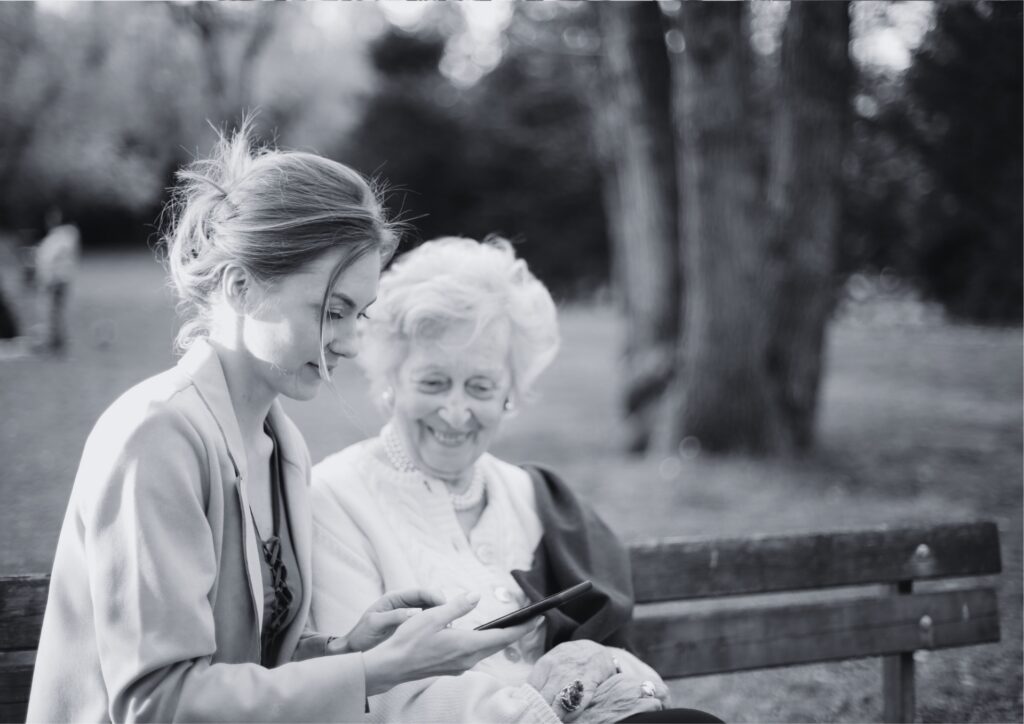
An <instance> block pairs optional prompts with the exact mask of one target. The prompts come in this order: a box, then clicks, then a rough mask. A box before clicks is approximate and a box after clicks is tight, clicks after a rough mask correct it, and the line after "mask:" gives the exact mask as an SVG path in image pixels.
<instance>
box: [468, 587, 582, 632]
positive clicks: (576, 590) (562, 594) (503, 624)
mask: <svg viewBox="0 0 1024 724" xmlns="http://www.w3.org/2000/svg"><path fill="white" fill-rule="evenodd" d="M592 587H593V584H591V582H590V581H583V582H582V583H577V584H576V585H575V586H572V587H570V588H567V589H565V590H564V591H559V592H558V593H556V594H554V595H551V596H548V597H547V598H542V599H541V600H539V601H537V602H536V603H531V604H530V605H528V606H523V607H522V608H520V609H519V610H518V611H513V612H512V613H510V614H507V615H505V616H502V617H500V618H496V619H494V620H493V621H488V622H487V623H484V624H480V625H479V626H477V627H476V628H475V629H473V630H474V631H486V630H487V629H491V628H508V627H509V626H516V625H518V624H521V623H523V622H524V621H529V620H530V619H531V618H534V617H536V616H539V615H541V614H542V613H544V612H545V611H548V610H550V609H552V608H556V607H558V606H561V605H562V604H563V603H566V602H567V601H571V600H572V599H574V598H576V597H577V596H579V595H581V594H584V593H586V592H587V591H589V590H590V589H591V588H592Z"/></svg>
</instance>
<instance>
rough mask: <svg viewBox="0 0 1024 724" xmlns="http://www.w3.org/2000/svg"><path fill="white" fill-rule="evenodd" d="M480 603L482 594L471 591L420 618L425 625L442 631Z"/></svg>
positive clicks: (434, 608) (425, 613)
mask: <svg viewBox="0 0 1024 724" xmlns="http://www.w3.org/2000/svg"><path fill="white" fill-rule="evenodd" d="M478 603H480V594H479V593H477V592H475V591H470V592H469V593H465V594H463V595H461V596H456V597H455V598H453V599H452V600H451V601H448V602H447V603H443V604H441V605H439V606H434V607H433V608H431V609H429V610H427V611H424V612H423V614H422V615H421V616H420V617H419V618H420V619H422V620H423V621H424V622H425V623H428V624H430V625H432V626H436V627H437V628H438V629H442V628H444V627H445V626H446V625H447V624H449V623H451V622H452V621H454V620H455V619H457V618H462V617H463V616H465V615H466V614H467V613H469V612H470V611H472V610H473V609H474V608H476V605H477V604H478ZM481 633H486V632H481Z"/></svg>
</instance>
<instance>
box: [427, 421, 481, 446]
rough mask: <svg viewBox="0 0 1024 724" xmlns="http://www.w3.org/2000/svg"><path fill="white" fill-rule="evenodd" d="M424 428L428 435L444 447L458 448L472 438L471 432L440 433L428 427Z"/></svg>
mask: <svg viewBox="0 0 1024 724" xmlns="http://www.w3.org/2000/svg"><path fill="white" fill-rule="evenodd" d="M426 427H427V430H429V431H430V434H431V435H433V436H434V439H435V440H437V441H438V442H439V443H441V444H442V445H444V446H445V447H458V446H459V445H461V444H463V443H464V442H466V441H467V440H469V439H470V437H472V436H473V433H472V432H441V431H440V430H436V429H434V428H432V427H430V426H426Z"/></svg>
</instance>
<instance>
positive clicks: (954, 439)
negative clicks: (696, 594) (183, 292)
mask: <svg viewBox="0 0 1024 724" xmlns="http://www.w3.org/2000/svg"><path fill="white" fill-rule="evenodd" d="M172 307H173V304H172V300H171V296H170V293H169V291H168V290H167V288H166V286H165V284H164V282H163V277H162V270H161V269H160V268H159V267H158V266H157V265H156V264H155V263H153V262H152V261H150V260H149V257H147V256H144V255H120V256H113V255H94V256H90V257H88V258H87V259H86V261H85V264H84V265H83V269H82V275H81V279H80V282H79V283H78V284H77V286H76V287H75V289H74V290H73V292H72V297H71V313H70V317H71V329H72V335H71V337H72V339H71V349H70V352H69V354H68V355H67V356H66V357H64V358H62V359H55V358H21V359H0V409H2V410H3V412H4V415H3V423H2V425H0V460H2V461H3V465H2V467H0V494H2V499H3V501H4V503H3V506H2V507H0V572H3V573H13V572H39V571H46V570H49V567H50V563H51V560H52V556H53V551H54V547H55V544H56V539H57V533H58V530H59V527H60V523H61V519H62V516H63V512H64V508H65V505H66V502H67V496H68V492H69V490H70V487H71V483H72V479H73V477H74V472H75V468H76V466H77V462H78V458H79V455H80V454H81V450H82V445H83V443H84V441H85V437H86V435H87V433H88V431H89V429H90V427H91V425H92V423H93V422H94V421H95V419H96V417H97V416H98V415H99V413H100V412H101V411H102V410H103V409H104V408H105V407H106V406H107V405H108V404H109V403H110V402H111V401H112V400H113V399H114V398H115V397H116V396H117V395H118V394H120V392H122V391H123V390H124V389H126V388H127V387H128V386H129V385H131V384H132V383H134V382H136V381H138V380H140V379H142V378H144V377H146V376H148V375H150V374H153V373H155V372H157V371H159V370H161V369H163V368H165V367H167V366H169V365H170V364H172V363H173V359H174V357H173V355H172V351H171V340H172V337H173V332H174V329H175V320H174V315H173V311H172ZM562 323H563V336H564V340H565V342H564V346H563V349H562V351H561V353H560V354H559V357H558V359H557V360H556V362H555V364H554V365H553V367H552V369H551V370H550V371H549V372H547V373H546V375H545V376H544V377H543V378H542V379H541V381H540V384H539V399H538V401H537V402H536V403H535V404H534V405H533V406H530V407H527V408H526V409H524V410H523V411H522V412H521V413H520V414H519V415H518V417H516V418H514V419H512V420H510V421H509V423H508V424H507V425H506V428H505V430H504V431H503V435H502V437H501V439H500V440H499V442H498V443H497V445H496V446H495V452H497V453H498V454H499V455H501V456H503V457H505V458H507V459H509V460H513V461H525V460H532V461H538V462H543V463H546V464H549V465H552V466H553V467H555V468H556V469H558V470H559V472H561V473H563V474H564V475H565V477H566V478H567V479H568V480H569V481H570V482H571V484H573V486H574V487H575V488H576V489H577V490H578V491H579V492H580V493H581V494H583V495H585V496H587V497H588V498H590V499H591V500H592V501H594V503H595V504H596V505H597V507H598V508H599V510H600V511H601V512H602V513H603V514H604V516H605V517H606V518H607V520H608V521H609V522H610V523H611V524H612V526H613V527H614V528H615V529H616V530H617V531H619V533H620V534H621V535H622V536H623V537H624V538H627V539H633V538H643V537H650V536H663V535H702V536H703V535H736V534H746V533H753V532H773V531H796V530H820V529H833V528H843V527H857V526H862V525H877V524H893V525H897V524H901V523H906V522H911V521H934V520H960V519H968V518H977V517H986V518H991V519H994V520H996V521H997V522H998V524H999V527H1000V530H1001V532H1002V542H1003V565H1004V573H1003V574H1002V575H1001V576H1000V577H999V578H998V579H997V582H998V585H999V590H1000V605H1001V607H1002V612H1003V621H1002V639H1003V640H1002V642H1001V643H1000V644H995V645H986V646H977V647H971V648H964V649H954V650H951V651H945V652H926V653H924V654H919V655H918V687H917V691H918V716H919V718H920V719H921V720H923V721H1021V718H1022V678H1021V671H1022V647H1021V636H1022V631H1021V597H1022V585H1021V578H1022V574H1021V571H1022V560H1021V549H1022V526H1021V516H1022V407H1021V406H1022V380H1021V371H1022V337H1021V330H1020V329H1009V330H989V329H978V328H972V327H956V326H921V327H895V326H889V327H886V326H881V325H873V326H857V325H855V324H853V323H852V322H841V323H837V324H835V325H834V326H833V328H832V330H831V333H830V337H829V347H828V366H827V375H826V379H825V384H824V389H823V396H822V409H821V415H820V419H819V438H820V444H819V447H818V451H817V452H816V453H815V454H814V455H813V456H811V457H809V458H807V459H803V460H799V461H773V462H762V461H755V460H751V459H745V458H727V459H712V458H707V457H706V456H702V455H700V454H697V455H692V454H690V455H689V456H672V457H669V458H665V459H648V460H640V461H637V460H629V459H625V458H624V457H622V456H621V455H620V454H619V453H618V450H619V449H620V445H619V441H620V436H621V430H620V427H619V423H618V418H617V408H616V380H617V374H616V357H617V350H618V349H619V338H620V332H621V322H620V321H619V320H618V319H617V318H616V316H615V315H614V313H613V312H612V311H611V310H609V309H605V308H589V307H576V306H569V307H567V308H565V309H564V310H563V313H562ZM340 371H341V372H342V375H340V376H341V377H343V379H341V380H340V381H339V382H338V384H337V391H336V394H335V393H332V392H330V391H324V392H323V393H321V395H320V396H319V397H318V398H317V400H315V401H314V402H311V403H302V404H299V403H292V402H290V401H287V402H286V407H287V408H288V409H289V411H290V412H291V414H292V415H293V416H294V418H295V419H296V421H297V423H298V424H299V426H300V427H301V428H302V430H303V432H304V433H305V434H306V436H307V439H308V441H309V444H310V448H311V450H312V453H313V459H314V460H318V459H320V458H322V457H323V456H324V455H326V454H327V453H329V452H331V451H333V450H335V449H338V448H339V447H341V446H343V445H346V444H348V443H350V442H353V441H355V440H358V439H361V438H362V437H364V436H366V435H369V434H372V433H374V432H376V430H377V429H378V427H379V425H380V422H381V420H380V417H379V415H378V413H377V412H376V411H375V410H374V408H373V405H372V403H371V402H370V401H369V400H368V399H367V395H366V393H365V384H364V382H363V380H362V378H361V376H360V375H359V373H358V372H357V370H356V369H355V368H354V367H353V368H351V369H350V370H344V368H340ZM688 452H689V451H688ZM673 691H674V694H675V700H676V702H677V703H678V704H680V705H687V706H695V707H699V708H705V709H707V710H709V711H713V712H715V713H717V714H718V715H719V716H720V717H722V718H723V719H725V720H726V721H733V722H742V721H766V720H774V721H877V720H878V719H879V717H880V711H881V702H880V692H881V664H880V662H879V661H878V660H874V659H869V660H863V661H855V662H846V663H841V664H828V665H820V666H806V667H794V668H789V669H779V670H773V671H764V672H754V673H748V674H734V675H727V676H712V677H700V678H694V679H686V680H681V681H678V682H675V683H674V684H673Z"/></svg>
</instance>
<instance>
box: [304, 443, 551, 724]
mask: <svg viewBox="0 0 1024 724" xmlns="http://www.w3.org/2000/svg"><path fill="white" fill-rule="evenodd" d="M477 464H478V465H481V466H482V468H483V472H484V475H485V478H486V480H487V506H486V508H485V509H484V512H483V514H482V516H481V517H480V520H479V521H478V522H477V524H476V526H475V527H474V528H473V530H472V531H471V532H470V535H469V536H468V538H467V536H466V535H465V533H464V532H463V530H462V528H461V527H460V526H459V522H458V520H457V519H456V517H455V513H454V510H453V508H452V505H451V500H450V497H449V494H448V489H447V487H446V486H445V484H444V483H443V482H441V481H440V480H436V479H430V478H427V477H425V476H424V475H423V474H422V473H419V472H400V471H397V470H395V469H394V468H393V467H392V466H391V465H389V464H388V463H387V462H386V459H385V458H384V457H383V455H382V454H381V450H380V442H379V440H377V439H374V440H367V441H363V442H361V443H357V444H356V445H353V446H351V447H349V448H346V449H345V450H342V451H341V452H339V453H336V454H334V455H332V456H330V457H328V458H327V459H326V460H324V461H323V462H321V463H319V464H318V465H316V466H315V467H314V471H313V493H312V499H313V505H312V507H313V510H314V533H313V535H314V546H313V547H314V555H313V559H314V560H313V570H314V573H313V579H314V580H315V581H316V582H317V584H316V586H315V589H314V592H313V605H312V613H311V615H312V618H313V620H314V621H315V622H316V623H317V625H319V626H323V627H325V628H324V629H323V630H326V631H348V630H350V629H351V628H352V627H353V626H354V625H355V623H356V621H358V620H359V617H360V616H361V615H362V614H363V612H364V611H365V610H366V608H367V607H368V606H369V604H371V603H372V602H373V601H375V600H376V599H377V598H379V597H380V596H382V595H383V594H384V593H385V591H391V590H398V589H403V588H433V589H440V590H441V591H442V592H443V593H444V594H445V595H446V596H447V597H449V598H450V597H452V596H454V595H457V594H459V593H463V592H468V591H477V592H478V593H480V596H481V599H480V603H479V604H478V605H477V607H476V608H475V609H474V610H473V611H471V612H470V613H469V614H467V615H466V616H464V617H463V618H461V619H458V620H457V621H455V622H454V623H453V624H452V625H453V626H454V627H457V628H469V629H471V628H473V627H475V626H478V625H480V624H481V623H484V622H486V621H489V620H491V619H494V618H497V617H498V616H502V615H504V614H507V613H511V612H512V611H514V610H516V609H517V608H520V607H521V606H523V605H525V604H526V603H528V600H527V598H526V596H525V594H523V592H522V590H521V589H520V588H519V586H518V584H516V582H515V580H514V579H513V578H512V576H511V575H510V571H511V570H513V569H517V568H529V567H530V563H531V559H532V556H533V550H534V548H535V547H536V546H537V542H538V541H539V540H540V537H541V534H542V532H543V531H542V529H541V525H540V520H539V518H538V517H537V513H536V511H535V506H534V503H533V485H532V483H531V481H530V478H529V475H527V473H526V472H525V471H524V470H522V469H521V468H517V467H515V466H513V465H509V464H507V463H504V462H502V461H500V460H498V459H497V458H495V457H493V456H492V455H488V454H485V455H483V456H482V457H481V458H480V460H479V462H478V463H477ZM543 653H544V630H543V627H541V628H540V629H539V630H537V631H535V632H534V633H533V634H530V635H528V636H526V637H524V638H523V639H521V640H520V641H518V642H516V643H515V644H513V645H512V646H509V647H508V648H507V649H505V650H504V651H500V652H498V653H496V654H494V655H492V656H489V657H488V658H486V659H484V660H482V661H480V662H479V663H477V664H476V666H474V667H473V669H471V670H470V671H468V672H466V673H464V674H463V675H461V676H458V677H452V676H445V677H433V678H429V679H423V680H420V681H414V682H409V683H406V684H402V685H400V686H397V687H395V688H394V689H392V690H391V691H389V692H386V693H384V694H380V695H377V696H373V697H370V702H369V703H370V714H369V719H370V720H371V721H381V722H384V721H387V722H399V721H438V722H440V721H444V722H455V721H487V722H524V721H529V722H552V724H554V722H558V721H559V719H558V717H556V716H555V714H554V712H553V711H552V710H551V708H550V707H549V706H548V705H547V703H545V702H544V700H543V699H542V698H541V696H540V694H539V693H538V692H537V691H536V690H535V689H534V688H533V687H532V686H530V685H529V684H527V683H525V682H526V679H527V677H528V676H529V674H530V670H531V669H532V667H533V663H534V662H535V661H536V660H537V659H538V658H540V656H542V655H543Z"/></svg>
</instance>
